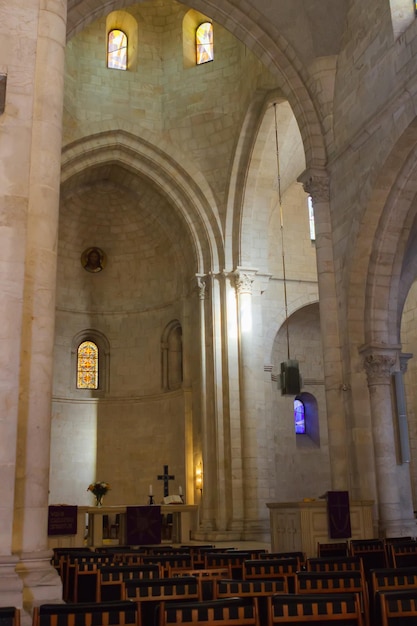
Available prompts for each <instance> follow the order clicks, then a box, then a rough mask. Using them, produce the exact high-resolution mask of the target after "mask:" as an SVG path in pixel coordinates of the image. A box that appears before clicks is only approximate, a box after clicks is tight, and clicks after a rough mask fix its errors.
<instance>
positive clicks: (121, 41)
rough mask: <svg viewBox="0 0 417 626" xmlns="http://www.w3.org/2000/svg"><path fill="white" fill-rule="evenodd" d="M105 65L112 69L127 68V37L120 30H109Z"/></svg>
mask: <svg viewBox="0 0 417 626" xmlns="http://www.w3.org/2000/svg"><path fill="white" fill-rule="evenodd" d="M107 67H108V68H110V69H113V70H126V69H127V37H126V35H125V33H124V32H123V31H122V30H117V29H114V30H111V31H110V32H109V36H108V41H107Z"/></svg>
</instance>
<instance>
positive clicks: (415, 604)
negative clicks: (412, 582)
mask: <svg viewBox="0 0 417 626" xmlns="http://www.w3.org/2000/svg"><path fill="white" fill-rule="evenodd" d="M379 597H380V603H381V620H382V621H381V625H382V626H408V625H409V626H415V625H416V624H417V589H404V590H401V591H383V592H381V593H380V594H379Z"/></svg>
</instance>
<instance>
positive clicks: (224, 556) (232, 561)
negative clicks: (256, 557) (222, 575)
mask: <svg viewBox="0 0 417 626" xmlns="http://www.w3.org/2000/svg"><path fill="white" fill-rule="evenodd" d="M248 559H250V552H249V551H244V552H242V551H240V550H230V551H229V552H206V554H205V555H204V569H209V568H211V567H215V568H219V567H230V570H231V573H232V578H236V579H241V578H242V576H243V563H244V561H246V560H248Z"/></svg>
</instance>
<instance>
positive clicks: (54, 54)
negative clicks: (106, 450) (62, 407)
mask: <svg viewBox="0 0 417 626" xmlns="http://www.w3.org/2000/svg"><path fill="white" fill-rule="evenodd" d="M0 37H1V38H2V39H3V47H2V49H3V51H5V53H6V54H5V55H3V58H2V62H4V63H7V67H5V68H2V69H4V70H5V71H6V73H7V93H6V107H5V112H4V114H3V116H4V117H3V119H2V132H1V134H0V157H1V158H0V178H1V181H2V185H1V194H2V196H3V197H2V202H1V205H2V228H1V229H0V258H1V263H0V279H1V281H2V287H3V289H2V298H1V301H2V304H1V308H0V315H1V321H2V324H1V327H2V331H1V350H0V353H1V357H0V359H1V367H2V371H1V378H2V385H1V389H0V398H1V404H2V412H1V413H2V419H1V420H0V437H1V439H2V441H3V452H2V459H1V465H0V473H1V478H2V485H3V489H2V494H3V495H2V502H1V504H0V506H1V520H2V532H1V534H0V550H1V556H0V604H4V603H6V604H8V605H10V604H15V605H16V606H18V607H22V606H23V607H24V609H26V610H27V611H28V612H29V611H30V609H31V607H32V605H33V604H34V603H35V602H39V601H60V600H61V597H62V588H61V581H60V579H59V577H58V575H57V573H56V571H55V570H54V568H52V567H51V565H50V563H49V560H50V556H51V552H50V551H49V550H48V537H47V512H48V483H49V447H50V421H51V389H52V353H53V343H54V320H55V281H56V246H57V224H58V210H59V187H60V162H61V145H62V138H61V129H62V105H63V80H64V49H65V38H66V2H65V1H64V0H48V1H47V0H26V2H25V3H24V4H22V3H20V4H19V3H18V5H15V3H13V2H11V3H6V4H5V5H4V7H3V9H2V20H1V24H0ZM17 558H18V559H19V562H18V563H17V565H16V571H17V573H18V574H19V576H20V579H17V580H18V584H16V576H15V573H14V567H13V566H14V564H15V563H16V559H17ZM12 567H13V575H12V574H11V568H12ZM22 621H23V622H24V623H25V622H29V621H30V617H29V614H28V613H24V614H23V615H22Z"/></svg>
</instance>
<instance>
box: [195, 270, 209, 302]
mask: <svg viewBox="0 0 417 626" xmlns="http://www.w3.org/2000/svg"><path fill="white" fill-rule="evenodd" d="M196 278H197V288H198V297H199V298H200V300H205V299H206V295H207V292H206V287H207V283H206V279H207V277H206V276H199V275H197V276H196Z"/></svg>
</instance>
